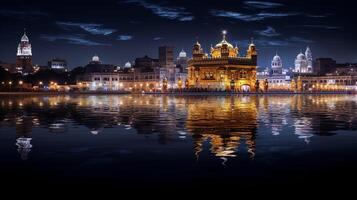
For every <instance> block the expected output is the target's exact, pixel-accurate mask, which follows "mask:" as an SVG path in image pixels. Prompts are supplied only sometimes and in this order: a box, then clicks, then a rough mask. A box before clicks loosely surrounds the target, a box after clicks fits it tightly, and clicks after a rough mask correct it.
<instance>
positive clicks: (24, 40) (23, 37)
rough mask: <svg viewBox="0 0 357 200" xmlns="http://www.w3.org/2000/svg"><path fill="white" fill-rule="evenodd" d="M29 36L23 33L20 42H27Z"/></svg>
mask: <svg viewBox="0 0 357 200" xmlns="http://www.w3.org/2000/svg"><path fill="white" fill-rule="evenodd" d="M28 41H29V38H28V37H27V35H26V33H24V35H23V36H22V38H21V42H28Z"/></svg>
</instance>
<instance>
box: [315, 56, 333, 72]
mask: <svg viewBox="0 0 357 200" xmlns="http://www.w3.org/2000/svg"><path fill="white" fill-rule="evenodd" d="M314 67H315V72H316V73H317V74H319V75H325V74H327V73H333V72H334V71H335V70H336V67H337V65H336V61H335V60H333V59H332V58H317V59H316V60H315V65H314Z"/></svg>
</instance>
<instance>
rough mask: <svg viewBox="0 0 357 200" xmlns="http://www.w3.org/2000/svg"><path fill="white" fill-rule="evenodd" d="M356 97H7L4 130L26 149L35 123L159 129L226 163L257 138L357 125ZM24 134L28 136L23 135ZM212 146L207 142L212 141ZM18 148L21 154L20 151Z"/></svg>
mask: <svg viewBox="0 0 357 200" xmlns="http://www.w3.org/2000/svg"><path fill="white" fill-rule="evenodd" d="M356 97H357V96H354V95H251V96H169V95H89V96H88V95H78V96H69V95H63V96H30V97H21V98H5V97H4V98H2V99H1V100H0V105H1V109H2V112H1V113H0V114H1V115H0V127H1V126H10V127H15V129H16V134H17V137H16V138H22V139H20V140H19V141H17V143H18V144H16V145H17V146H19V145H20V146H22V147H23V148H21V149H20V150H21V152H22V153H24V154H23V155H24V157H26V155H25V154H27V153H28V152H29V151H30V149H31V147H32V146H30V144H31V143H30V141H31V140H30V139H28V140H27V139H26V138H32V131H33V127H41V128H47V129H48V130H49V131H50V132H67V131H68V129H69V127H70V125H68V124H69V123H75V124H77V125H80V126H84V127H85V128H86V129H87V131H88V134H92V135H99V136H100V135H101V134H105V133H106V129H107V128H113V127H121V128H122V129H118V131H119V132H120V131H131V132H134V133H136V134H138V135H145V134H146V135H148V134H155V135H157V136H158V137H157V138H158V142H159V143H161V144H169V143H174V142H182V141H183V140H185V142H187V141H190V139H191V138H192V142H193V151H194V154H195V156H196V158H197V159H199V158H200V155H202V152H203V151H208V152H210V154H212V155H214V156H216V157H219V158H221V159H222V160H223V164H225V163H226V162H227V161H228V159H231V158H233V157H243V156H246V155H247V156H249V157H250V158H254V156H255V153H256V135H258V134H259V137H266V136H267V135H268V136H269V137H280V138H283V137H281V136H282V135H287V134H290V135H291V136H292V137H293V138H294V139H295V140H296V141H298V142H299V143H301V142H305V143H306V144H309V143H312V142H313V139H315V138H314V137H313V136H314V135H331V134H335V133H334V132H336V131H338V130H357V126H356V124H357V118H356V117H355V113H356V108H357V98H356ZM23 138H25V139H23ZM207 144H208V145H209V146H207ZM20 150H19V151H20Z"/></svg>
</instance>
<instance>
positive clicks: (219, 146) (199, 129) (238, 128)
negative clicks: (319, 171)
mask: <svg viewBox="0 0 357 200" xmlns="http://www.w3.org/2000/svg"><path fill="white" fill-rule="evenodd" d="M190 100H191V101H192V99H190ZM196 102H199V103H196ZM187 113H188V114H187V122H186V128H187V130H188V131H189V132H190V133H191V134H192V138H193V143H194V144H193V145H194V151H195V155H196V158H197V159H198V158H199V154H200V153H201V152H202V151H203V143H204V142H205V141H209V142H210V145H211V148H210V152H211V153H212V154H213V155H215V156H217V157H220V158H222V160H223V163H225V162H226V161H227V158H229V157H236V156H237V151H238V148H239V147H240V146H241V142H244V143H245V146H246V151H247V152H248V153H249V154H250V157H251V158H253V157H254V155H255V135H256V132H257V97H255V96H249V97H248V96H247V97H241V98H235V97H225V98H221V99H220V101H217V100H216V99H210V98H199V99H195V101H194V102H193V103H189V104H188V109H187Z"/></svg>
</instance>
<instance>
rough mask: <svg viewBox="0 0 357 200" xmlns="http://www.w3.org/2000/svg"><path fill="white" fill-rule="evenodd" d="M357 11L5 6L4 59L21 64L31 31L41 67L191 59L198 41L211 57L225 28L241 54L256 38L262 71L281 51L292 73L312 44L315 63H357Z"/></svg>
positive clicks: (189, 0)
mask: <svg viewBox="0 0 357 200" xmlns="http://www.w3.org/2000/svg"><path fill="white" fill-rule="evenodd" d="M354 12H355V8H354V6H353V5H352V3H349V2H348V1H344V0H339V1H337V0H334V1H323V0H318V1H313V0H310V1H307V0H306V1H303V0H291V1H290V0H289V1H273V0H272V1H239V0H219V1H207V0H206V1H193V0H182V1H164V0H122V1H120V0H117V1H105V0H100V1H99V0H98V1H92V0H86V1H68V0H61V1H34V0H31V1H30V0H26V1H17V0H11V1H10V0H3V1H2V2H1V7H0V60H1V61H4V62H15V57H16V48H17V45H18V42H19V40H20V38H21V36H22V34H23V29H24V28H26V31H27V33H28V36H29V38H30V42H31V44H32V48H33V62H34V64H39V65H45V64H46V63H47V61H48V60H49V59H51V58H54V57H58V58H64V59H66V60H67V61H68V63H69V66H70V68H73V67H76V66H79V65H81V66H83V65H86V64H87V63H88V61H89V60H90V59H91V57H92V56H93V55H94V54H98V55H99V57H100V58H101V60H102V61H103V62H104V63H110V64H118V65H124V63H125V62H126V61H133V60H134V59H135V58H136V57H141V56H144V55H149V56H152V57H157V54H158V53H157V51H158V50H157V48H158V46H160V45H165V44H167V45H174V46H175V47H176V51H177V53H178V52H179V51H180V50H181V49H182V48H183V49H185V50H186V51H187V52H188V55H191V50H192V45H193V44H194V42H195V41H196V38H198V40H199V42H200V43H201V44H202V46H203V48H204V50H205V51H206V52H209V47H210V45H211V44H213V45H215V44H216V43H218V42H219V41H220V40H221V38H222V36H221V31H222V30H227V31H228V36H227V38H228V41H229V42H231V43H232V44H233V45H235V44H238V47H239V48H240V52H241V54H245V52H246V49H247V45H248V42H249V40H250V38H251V37H253V38H254V42H255V44H256V45H257V48H258V53H259V55H258V58H259V63H258V64H259V66H262V67H263V66H270V61H271V58H272V56H273V55H274V54H275V52H278V54H279V55H281V57H282V59H283V64H284V67H291V66H293V61H294V58H295V56H296V55H297V54H298V53H299V52H300V49H303V50H305V48H306V46H310V47H311V49H312V52H313V56H314V58H317V57H332V58H334V59H336V60H337V61H339V62H357V47H356V44H357V39H356V37H355V35H357V28H356V26H355V22H354V21H353V18H354Z"/></svg>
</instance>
